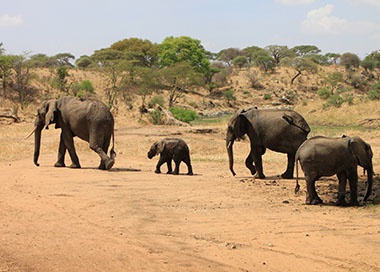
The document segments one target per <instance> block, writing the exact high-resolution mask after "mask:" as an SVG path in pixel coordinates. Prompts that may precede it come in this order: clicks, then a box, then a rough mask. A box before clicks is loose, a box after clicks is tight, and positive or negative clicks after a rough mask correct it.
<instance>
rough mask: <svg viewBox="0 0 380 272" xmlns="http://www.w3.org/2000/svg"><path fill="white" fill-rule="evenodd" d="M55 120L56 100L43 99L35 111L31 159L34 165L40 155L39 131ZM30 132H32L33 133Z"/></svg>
mask: <svg viewBox="0 0 380 272" xmlns="http://www.w3.org/2000/svg"><path fill="white" fill-rule="evenodd" d="M56 122H57V101H56V100H49V101H44V102H43V103H42V104H41V106H40V108H39V109H38V111H37V117H36V120H35V122H34V130H33V132H34V156H33V161H34V164H35V165H36V166H39V164H38V157H39V155H40V147H41V132H42V129H43V128H46V129H48V128H49V125H50V124H52V123H56ZM33 132H32V133H33Z"/></svg>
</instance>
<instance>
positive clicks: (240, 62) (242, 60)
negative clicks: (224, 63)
mask: <svg viewBox="0 0 380 272" xmlns="http://www.w3.org/2000/svg"><path fill="white" fill-rule="evenodd" d="M231 63H232V65H233V66H236V67H239V68H240V69H241V68H243V67H244V66H247V64H248V60H247V58H246V57H244V56H237V57H236V58H234V59H233V60H232V62H231Z"/></svg>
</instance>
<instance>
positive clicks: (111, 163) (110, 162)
mask: <svg viewBox="0 0 380 272" xmlns="http://www.w3.org/2000/svg"><path fill="white" fill-rule="evenodd" d="M114 164H115V161H114V160H108V161H107V162H106V164H105V170H110V169H111V168H112V166H113V165H114Z"/></svg>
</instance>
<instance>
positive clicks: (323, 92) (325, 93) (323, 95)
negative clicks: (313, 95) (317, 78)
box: [317, 88, 331, 99]
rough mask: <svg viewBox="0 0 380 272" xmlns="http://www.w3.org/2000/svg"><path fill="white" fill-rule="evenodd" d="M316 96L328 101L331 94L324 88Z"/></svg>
mask: <svg viewBox="0 0 380 272" xmlns="http://www.w3.org/2000/svg"><path fill="white" fill-rule="evenodd" d="M317 94H318V96H319V97H320V98H321V99H328V98H329V97H330V96H331V92H330V91H329V90H328V89H326V88H321V89H319V90H318V91H317Z"/></svg>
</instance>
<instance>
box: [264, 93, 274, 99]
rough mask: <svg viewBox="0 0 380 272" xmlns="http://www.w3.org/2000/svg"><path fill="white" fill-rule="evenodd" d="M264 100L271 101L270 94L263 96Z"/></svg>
mask: <svg viewBox="0 0 380 272" xmlns="http://www.w3.org/2000/svg"><path fill="white" fill-rule="evenodd" d="M263 98H264V100H272V95H271V94H270V93H266V94H264V97H263Z"/></svg>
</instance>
